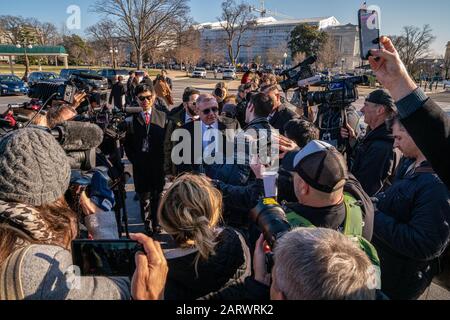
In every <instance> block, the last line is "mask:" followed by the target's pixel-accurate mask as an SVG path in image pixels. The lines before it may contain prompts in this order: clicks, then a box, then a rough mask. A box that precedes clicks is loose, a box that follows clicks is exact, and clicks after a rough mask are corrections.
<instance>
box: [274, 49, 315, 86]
mask: <svg viewBox="0 0 450 320" xmlns="http://www.w3.org/2000/svg"><path fill="white" fill-rule="evenodd" d="M316 61H317V57H316V56H311V57H309V58H307V59H305V60H304V61H303V62H301V63H299V64H298V65H296V66H295V67H293V68H291V69H288V70H285V71H283V72H282V73H281V74H280V76H282V77H283V78H284V81H281V82H280V86H281V89H282V90H283V92H287V91H288V90H289V89H293V88H298V86H299V81H301V80H304V79H308V78H312V77H313V76H314V72H313V70H312V68H311V65H312V64H313V63H315V62H316Z"/></svg>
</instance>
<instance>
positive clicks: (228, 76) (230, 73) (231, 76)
mask: <svg viewBox="0 0 450 320" xmlns="http://www.w3.org/2000/svg"><path fill="white" fill-rule="evenodd" d="M222 79H223V80H236V71H234V70H233V69H225V70H223V76H222Z"/></svg>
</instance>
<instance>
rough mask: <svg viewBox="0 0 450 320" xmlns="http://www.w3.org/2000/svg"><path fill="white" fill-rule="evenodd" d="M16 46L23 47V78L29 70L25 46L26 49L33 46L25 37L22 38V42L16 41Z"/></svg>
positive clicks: (26, 76)
mask: <svg viewBox="0 0 450 320" xmlns="http://www.w3.org/2000/svg"><path fill="white" fill-rule="evenodd" d="M16 47H17V48H18V49H20V48H23V52H24V56H25V75H24V76H23V77H24V78H28V73H29V72H30V70H29V64H30V63H29V61H28V52H27V48H28V49H33V46H32V45H31V44H30V43H28V40H27V39H23V42H22V43H17V44H16Z"/></svg>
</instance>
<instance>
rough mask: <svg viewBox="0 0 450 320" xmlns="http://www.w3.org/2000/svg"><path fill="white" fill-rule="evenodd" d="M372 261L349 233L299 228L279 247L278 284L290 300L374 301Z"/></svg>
mask: <svg viewBox="0 0 450 320" xmlns="http://www.w3.org/2000/svg"><path fill="white" fill-rule="evenodd" d="M371 270H372V264H371V262H370V260H369V258H368V257H367V255H366V254H365V253H364V251H362V250H361V249H360V248H358V247H357V245H356V244H355V243H353V242H352V241H351V240H350V239H348V238H347V237H346V236H344V235H342V234H340V233H339V232H337V231H334V230H330V229H320V228H317V229H316V228H308V229H306V228H298V229H295V230H293V231H291V232H290V233H288V234H286V235H285V236H283V237H282V238H281V239H280V240H279V241H278V242H277V246H276V249H275V266H274V269H273V274H274V278H275V284H274V285H275V287H276V289H277V290H278V291H281V292H282V293H283V294H284V296H285V297H286V299H288V300H374V299H375V291H374V290H371V289H369V286H368V283H370V279H371V278H370V277H371V273H370V271H371Z"/></svg>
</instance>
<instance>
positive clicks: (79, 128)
mask: <svg viewBox="0 0 450 320" xmlns="http://www.w3.org/2000/svg"><path fill="white" fill-rule="evenodd" d="M51 133H52V135H53V136H54V137H55V138H56V140H58V141H59V143H60V144H61V146H62V148H63V149H64V150H65V151H69V152H70V151H82V150H90V149H95V148H97V147H98V146H100V145H101V144H102V142H103V131H102V129H101V128H100V127H99V126H97V125H96V124H91V123H87V122H76V121H67V122H64V123H63V124H62V125H60V126H57V127H56V128H54V129H53V130H51Z"/></svg>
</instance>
